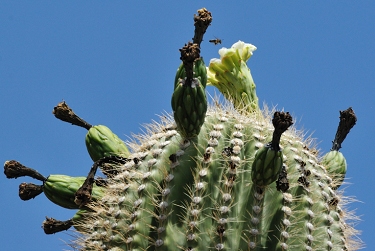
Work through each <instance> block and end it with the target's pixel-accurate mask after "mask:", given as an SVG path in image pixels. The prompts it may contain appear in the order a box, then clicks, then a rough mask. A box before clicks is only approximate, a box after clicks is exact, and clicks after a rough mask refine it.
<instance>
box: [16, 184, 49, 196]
mask: <svg viewBox="0 0 375 251" xmlns="http://www.w3.org/2000/svg"><path fill="white" fill-rule="evenodd" d="M41 193H43V186H39V185H35V184H33V183H25V182H24V183H21V184H20V186H19V192H18V195H19V196H20V198H21V200H30V199H34V198H35V197H36V196H38V195H39V194H41Z"/></svg>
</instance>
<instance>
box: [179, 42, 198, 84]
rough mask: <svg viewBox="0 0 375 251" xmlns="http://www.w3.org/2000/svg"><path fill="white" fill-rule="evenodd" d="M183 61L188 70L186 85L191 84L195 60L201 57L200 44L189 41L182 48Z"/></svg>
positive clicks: (186, 70)
mask: <svg viewBox="0 0 375 251" xmlns="http://www.w3.org/2000/svg"><path fill="white" fill-rule="evenodd" d="M180 52H181V57H180V59H181V60H182V63H183V64H184V67H185V72H186V81H185V85H187V86H190V85H191V84H192V81H193V76H194V71H193V67H194V61H195V60H196V59H198V58H200V48H199V45H198V44H193V43H191V42H189V43H188V44H185V46H184V47H182V49H180Z"/></svg>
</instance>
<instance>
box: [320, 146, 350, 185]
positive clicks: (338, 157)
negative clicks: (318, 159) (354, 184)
mask: <svg viewBox="0 0 375 251" xmlns="http://www.w3.org/2000/svg"><path fill="white" fill-rule="evenodd" d="M322 163H323V164H324V165H325V166H326V167H327V171H328V174H329V175H330V177H331V178H332V179H334V180H335V184H332V188H334V189H337V188H339V187H340V186H341V185H342V183H343V181H344V178H345V174H346V170H347V164H346V159H345V157H344V155H343V154H342V153H341V152H339V151H336V150H331V151H330V152H328V153H327V154H326V155H324V156H323V160H322Z"/></svg>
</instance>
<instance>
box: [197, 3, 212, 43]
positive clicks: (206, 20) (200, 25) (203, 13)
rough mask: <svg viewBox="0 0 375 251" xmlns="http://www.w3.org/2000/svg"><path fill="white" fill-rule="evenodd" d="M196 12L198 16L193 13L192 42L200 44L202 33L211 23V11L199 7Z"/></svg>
mask: <svg viewBox="0 0 375 251" xmlns="http://www.w3.org/2000/svg"><path fill="white" fill-rule="evenodd" d="M197 12H198V16H197V15H195V14H194V26H195V31H194V37H193V43H195V44H198V45H199V46H200V44H201V42H202V41H203V35H204V33H205V32H206V30H207V28H208V26H210V25H211V22H212V15H211V12H209V11H208V10H206V9H205V8H202V9H199V10H198V11H197Z"/></svg>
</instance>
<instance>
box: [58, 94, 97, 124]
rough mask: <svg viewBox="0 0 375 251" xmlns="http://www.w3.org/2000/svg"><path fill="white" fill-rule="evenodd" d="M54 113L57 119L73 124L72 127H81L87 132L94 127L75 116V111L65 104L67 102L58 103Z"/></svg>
mask: <svg viewBox="0 0 375 251" xmlns="http://www.w3.org/2000/svg"><path fill="white" fill-rule="evenodd" d="M52 113H53V115H55V117H56V118H58V119H60V120H62V121H65V122H68V123H71V124H72V125H76V126H80V127H83V128H86V129H87V130H89V129H90V128H91V127H92V125H90V124H89V123H87V122H86V121H84V120H83V119H81V118H80V117H78V116H77V114H75V113H74V112H73V110H72V109H71V108H70V107H69V106H68V105H67V104H66V103H65V101H62V102H60V103H58V104H57V106H55V107H54V108H53V111H52Z"/></svg>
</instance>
